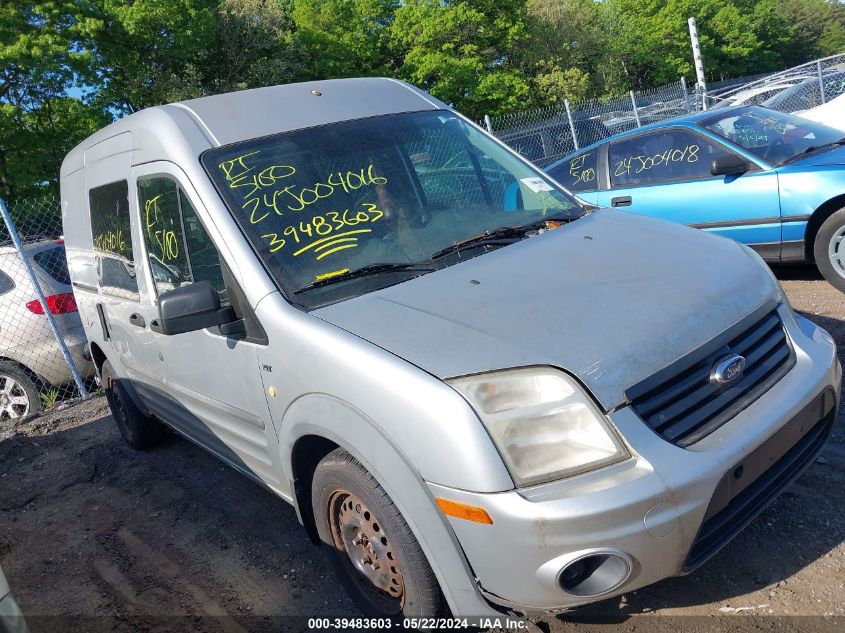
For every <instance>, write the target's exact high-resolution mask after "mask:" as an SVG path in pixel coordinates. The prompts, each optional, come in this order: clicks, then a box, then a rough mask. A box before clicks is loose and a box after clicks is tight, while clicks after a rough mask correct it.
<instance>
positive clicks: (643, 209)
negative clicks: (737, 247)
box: [546, 106, 845, 292]
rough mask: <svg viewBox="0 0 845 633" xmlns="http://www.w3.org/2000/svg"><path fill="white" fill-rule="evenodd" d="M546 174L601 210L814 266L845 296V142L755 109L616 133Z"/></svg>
mask: <svg viewBox="0 0 845 633" xmlns="http://www.w3.org/2000/svg"><path fill="white" fill-rule="evenodd" d="M546 171H548V173H549V174H550V175H551V176H552V177H553V178H555V179H556V180H557V181H558V182H560V183H561V184H562V185H564V186H565V187H567V188H568V189H570V190H571V191H573V192H575V193H576V194H578V196H579V197H581V198H583V199H584V200H587V201H588V202H591V203H593V204H596V205H598V206H603V207H618V208H624V209H627V210H629V211H633V212H636V213H641V214H643V215H650V216H654V217H657V218H663V219H665V220H670V221H672V222H679V223H683V224H687V225H690V226H694V227H697V228H700V229H704V230H706V231H711V232H713V233H716V234H718V235H723V236H725V237H729V238H732V239H735V240H737V241H739V242H742V243H744V244H748V245H749V246H750V247H752V248H754V249H755V250H756V251H757V252H758V253H759V254H760V255H761V256H762V257H763V258H764V259H766V260H767V261H769V262H804V261H806V262H815V263H816V265H817V266H818V268H819V270H820V271H821V273H822V274H823V275H824V277H825V279H827V280H828V281H829V282H830V283H831V284H832V285H834V286H835V287H837V288H838V289H839V290H842V291H843V292H845V240H843V238H845V138H843V136H842V132H841V131H838V130H834V129H833V128H829V127H827V126H824V125H821V124H819V123H815V122H812V121H807V120H805V119H801V118H798V117H795V116H792V115H788V114H782V113H780V112H775V111H773V110H768V109H766V108H761V107H758V106H738V107H730V108H723V109H720V110H717V111H714V112H701V113H697V114H692V115H688V116H684V117H680V118H677V119H672V120H670V121H663V122H661V123H656V124H653V125H648V126H645V127H642V128H639V129H636V130H632V131H629V132H624V133H622V134H617V135H615V136H611V137H609V138H606V139H604V140H603V141H601V142H599V143H595V144H593V145H590V146H589V147H587V148H584V149H582V150H579V151H578V152H576V153H574V154H571V155H569V156H567V157H566V158H564V159H563V160H561V161H558V162H556V163H553V164H552V165H550V166H549V167H547V168H546Z"/></svg>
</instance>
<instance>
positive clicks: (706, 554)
mask: <svg viewBox="0 0 845 633" xmlns="http://www.w3.org/2000/svg"><path fill="white" fill-rule="evenodd" d="M829 401H830V402H835V396H832V395H831V396H830V397H829ZM828 409H829V411H828V413H827V415H825V417H824V418H822V419H821V420H820V421H819V422H818V423H817V424H816V425H815V426H813V427H812V428H811V429H810V430H809V431H808V432H807V433H806V434H805V435H804V436H803V437H802V438H801V439H800V440H798V442H797V443H796V444H795V445H794V446H793V447H792V448H791V449H789V451H787V452H786V453H785V454H784V455H783V456H782V457H781V458H780V459H778V460H777V461H776V462H775V463H774V464H772V466H771V467H770V468H769V469H768V470H766V471H765V472H764V473H763V474H762V475H760V476H759V477H758V478H757V479H756V480H754V482H753V483H752V484H751V485H750V486H748V487H747V488H745V489H744V490H743V491H742V492H740V493H739V494H738V495H736V496H735V497H734V498H733V499H731V500H730V502H729V503H728V504H727V505H726V506H725V507H724V508H722V509H721V510H719V512H717V513H716V514H714V515H713V516H711V517H710V518H708V519H706V520H705V521H704V523H702V525H701V528H700V529H699V531H698V535H697V536H696V537H695V540H694V541H693V544H692V547H691V548H690V551H689V553H688V554H687V558H686V560H685V561H684V571H691V570H693V569H695V568H696V567H698V566H699V565H701V564H702V563H704V562H705V561H706V560H707V559H708V558H710V557H711V556H713V554H715V553H716V552H718V551H719V550H720V549H721V548H722V546H724V545H725V544H726V543H727V542H728V541H730V540H731V539H732V538H733V537H734V536H736V535H737V534H738V533H739V532H740V531H742V529H743V528H745V526H747V525H748V524H749V523H751V521H752V520H754V518H755V517H756V516H757V515H758V514H760V513H761V512H762V511H763V510H764V509H765V508H766V506H767V505H768V504H769V503H770V502H771V501H772V500H774V499H775V497H777V496H778V494H780V492H781V491H782V490H783V489H784V488H786V487H787V486H788V485H789V484H790V483H792V482H793V481H794V480H795V479H796V478H797V477H798V475H800V474H801V473H802V472H803V471H804V469H805V468H807V466H809V465H810V464H811V463H812V462H813V461H814V460H815V458H816V456H817V455H818V454H819V452H821V450H822V448H823V447H824V444H825V441H826V440H827V438H828V436H829V435H830V431H831V429H832V428H833V421H834V419H835V418H836V410H835V409H834V408H833V406H832V405H830V406H828ZM728 476H732V474H730V473H729V474H728Z"/></svg>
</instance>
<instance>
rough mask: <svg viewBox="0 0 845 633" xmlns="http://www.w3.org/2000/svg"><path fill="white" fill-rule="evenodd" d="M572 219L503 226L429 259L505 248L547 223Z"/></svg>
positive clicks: (545, 219) (550, 219)
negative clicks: (497, 246)
mask: <svg viewBox="0 0 845 633" xmlns="http://www.w3.org/2000/svg"><path fill="white" fill-rule="evenodd" d="M574 219H575V218H572V217H549V218H544V219H543V220H538V221H537V222H532V223H531V224H524V225H521V226H503V227H501V228H498V229H495V230H493V231H485V232H484V233H481V234H480V235H474V236H473V237H468V238H466V239H465V240H461V241H460V242H455V243H454V244H452V245H451V246H447V247H446V248H441V249H440V250H439V251H437V252H435V253H432V255H431V257H430V258H429V259H431V260H436V259H440V258H441V257H445V256H446V255H452V254H454V253H460V252H461V251H464V250H468V249H470V248H477V247H479V246H494V245H502V246H506V245H508V244H513V243H514V242H518V241H519V240H521V239H522V238H524V237H525V236H526V235H527V234H528V233H530V232H531V231H537V230H539V229H542V228H545V227H546V225H547V223H549V222H551V223H560V224H563V223H565V222H571V221H572V220H574Z"/></svg>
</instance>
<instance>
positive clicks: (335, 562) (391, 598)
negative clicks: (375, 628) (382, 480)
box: [311, 448, 447, 620]
mask: <svg viewBox="0 0 845 633" xmlns="http://www.w3.org/2000/svg"><path fill="white" fill-rule="evenodd" d="M311 494H312V497H311V499H312V504H313V507H314V519H315V521H316V525H317V532H318V534H319V536H320V540H321V541H323V543H325V544H326V545H327V546H328V547H327V550H328V552H327V553H328V558H329V562H330V563H331V565H332V567H333V568H334V570H335V572H336V574H337V575H338V577H339V578H340V581H341V583H342V584H343V586H344V588H345V589H346V591H347V592H348V593H349V595H350V597H351V598H352V600H353V602H355V604H356V605H357V606H358V607H359V608H360V609H361V611H362V612H363V613H364V615H365V616H366V617H375V618H393V619H397V620H398V619H401V618H403V617H441V616H443V615H445V614H446V613H447V609H446V605H445V600H444V599H443V594H442V593H441V591H440V585H439V584H438V583H437V578H436V577H435V576H434V572H433V571H432V570H431V566H430V565H429V564H428V560H427V559H426V557H425V554H424V553H423V551H422V548H420V545H419V543H418V542H417V539H416V538H415V537H414V534H413V532H411V529H410V528H409V527H408V524H407V523H406V522H405V519H404V518H403V517H402V515H401V514H400V512H399V510H398V508H397V507H396V506H395V505H394V504H393V501H392V500H391V499H390V497H389V496H388V495H387V493H386V492H385V491H384V489H383V488H382V487H381V486H380V485H379V483H378V482H377V481H376V480H375V478H374V477H373V476H372V475H371V474H370V473H369V472H368V471H367V470H366V469H365V468H364V467H363V466H362V465H361V464H360V463H359V462H358V461H357V460H356V459H355V458H354V457H352V455H350V454H349V453H347V452H346V451H345V450H343V449H342V448H338V449H336V450H334V451H332V452H331V453H329V454H328V455H327V456H326V457H324V458H323V460H322V461H321V462H320V463H319V464H318V465H317V468H316V470H315V471H314V478H313V480H312V482H311ZM366 561H369V563H367V562H366Z"/></svg>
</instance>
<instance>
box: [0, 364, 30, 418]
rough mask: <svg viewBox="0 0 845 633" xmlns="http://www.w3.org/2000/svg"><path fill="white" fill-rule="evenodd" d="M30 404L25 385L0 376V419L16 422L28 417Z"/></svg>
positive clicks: (9, 377)
mask: <svg viewBox="0 0 845 633" xmlns="http://www.w3.org/2000/svg"><path fill="white" fill-rule="evenodd" d="M29 404H30V403H29V396H28V395H26V390H25V389H24V388H23V385H22V384H21V383H19V382H18V381H17V380H15V379H14V378H12V377H11V376H2V375H0V418H2V419H4V420H16V419H18V418H23V417H26V415H27V414H28V413H29Z"/></svg>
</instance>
